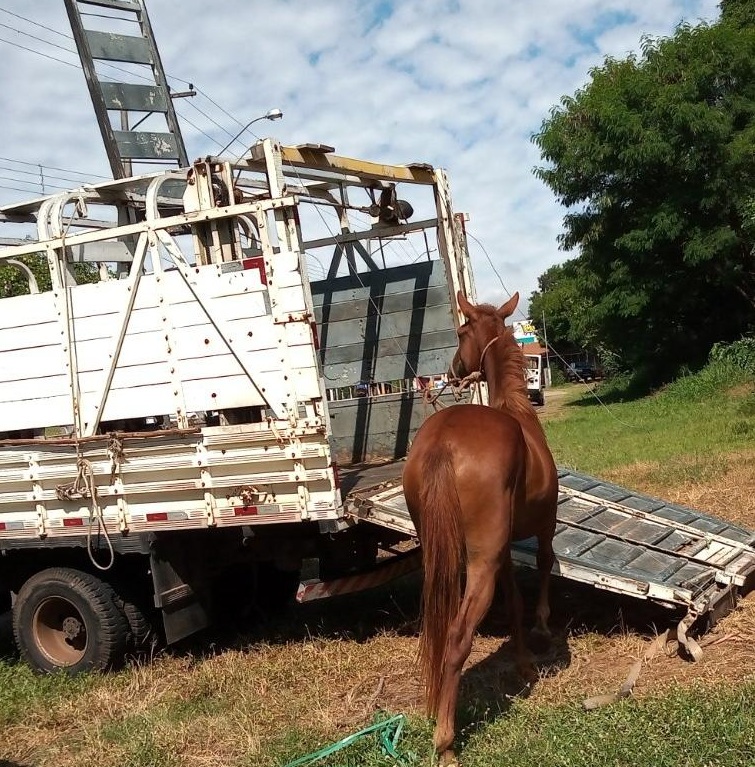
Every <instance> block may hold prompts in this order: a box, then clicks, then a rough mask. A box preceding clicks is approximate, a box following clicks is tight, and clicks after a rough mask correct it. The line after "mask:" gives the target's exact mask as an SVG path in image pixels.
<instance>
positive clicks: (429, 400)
mask: <svg viewBox="0 0 755 767" xmlns="http://www.w3.org/2000/svg"><path fill="white" fill-rule="evenodd" d="M500 337H501V336H500V335H497V336H495V337H494V338H491V339H490V341H488V342H487V344H485V348H484V349H483V350H482V354H481V355H480V369H479V370H476V371H474V373H470V374H469V375H468V376H465V377H464V378H462V379H458V378H453V379H449V380H448V381H446V382H444V384H443V386H441V387H440V389H439V390H438V391H437V392H436V393H434V394H432V393H430V391H431V390H430V389H425V390H424V393H423V396H422V398H423V401H424V402H425V404H426V405H432V406H433V409H434V410H435V411H436V412H437V411H438V410H440V409H441V408H443V407H445V405H444V404H443V403H442V402H438V399H439V398H440V396H441V394H443V392H444V391H445V390H446V388H448V387H449V386H450V387H451V391H452V392H453V395H454V399H455V400H456V402H459V401H461V395H462V394H463V393H464V392H465V391H466V390H467V389H469V387H470V386H472V384H476V383H479V382H480V381H484V380H485V355H486V354H487V353H488V349H489V348H490V347H491V346H492V345H493V344H494V343H495V342H496V341H497V340H498V339H499V338H500Z"/></svg>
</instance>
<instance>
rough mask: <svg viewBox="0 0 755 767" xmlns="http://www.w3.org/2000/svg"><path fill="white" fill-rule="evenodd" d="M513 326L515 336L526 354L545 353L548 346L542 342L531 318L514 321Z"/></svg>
mask: <svg viewBox="0 0 755 767" xmlns="http://www.w3.org/2000/svg"><path fill="white" fill-rule="evenodd" d="M512 327H513V328H514V338H515V339H516V340H517V342H518V343H519V344H520V346H521V347H522V351H523V352H524V353H525V354H540V355H543V354H545V352H546V348H545V346H543V345H542V344H541V343H540V339H539V338H538V337H537V333H536V332H535V326H534V325H533V324H532V321H531V320H521V321H518V322H513V323H512Z"/></svg>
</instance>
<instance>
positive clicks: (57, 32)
mask: <svg viewBox="0 0 755 767" xmlns="http://www.w3.org/2000/svg"><path fill="white" fill-rule="evenodd" d="M0 11H2V12H3V13H7V14H8V16H15V17H16V18H17V19H21V21H26V22H28V23H29V24H33V25H34V26H35V27H41V28H42V29H46V30H47V31H48V32H52V33H53V34H55V35H59V36H60V37H65V38H68V39H69V40H73V37H71V35H66V34H65V33H63V32H60V31H59V30H57V29H53V28H52V27H47V26H45V25H44V24H40V23H39V22H38V21H33V20H32V19H27V18H26V16H22V15H21V14H20V13H13V11H9V10H8V9H7V8H0ZM3 26H5V25H3ZM16 31H19V30H16ZM24 34H25V33H24Z"/></svg>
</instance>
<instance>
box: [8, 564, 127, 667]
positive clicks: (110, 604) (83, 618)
mask: <svg viewBox="0 0 755 767" xmlns="http://www.w3.org/2000/svg"><path fill="white" fill-rule="evenodd" d="M13 633H14V635H15V638H16V645H17V646H18V650H19V652H20V654H21V657H22V658H23V660H25V661H26V662H27V663H28V664H29V665H30V666H31V667H32V668H34V669H35V670H36V671H40V672H43V673H50V672H53V671H65V672H67V673H69V674H77V673H80V672H82V671H105V670H106V669H109V668H112V667H114V666H117V665H118V664H119V663H121V662H122V661H123V657H124V654H125V652H126V645H127V642H128V637H129V625H128V621H127V620H126V616H125V615H124V613H123V610H121V608H120V607H119V606H118V604H117V597H116V595H115V592H114V591H113V589H112V588H111V587H110V585H108V584H107V583H105V582H103V581H101V580H100V579H99V578H96V577H95V576H93V575H90V574H89V573H85V572H82V571H80V570H74V569H71V568H68V567H51V568H49V569H47V570H42V571H41V572H39V573H37V574H36V575H33V576H32V577H31V578H29V580H28V581H26V583H24V585H23V586H22V587H21V588H20V590H19V592H18V596H17V598H16V603H15V605H14V606H13Z"/></svg>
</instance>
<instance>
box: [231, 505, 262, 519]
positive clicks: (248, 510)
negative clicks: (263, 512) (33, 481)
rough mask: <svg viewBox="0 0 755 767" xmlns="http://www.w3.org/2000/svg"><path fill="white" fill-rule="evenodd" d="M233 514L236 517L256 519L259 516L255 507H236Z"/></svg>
mask: <svg viewBox="0 0 755 767" xmlns="http://www.w3.org/2000/svg"><path fill="white" fill-rule="evenodd" d="M233 513H234V514H235V515H236V516H237V517H256V516H257V514H259V510H258V509H257V507H256V506H237V507H236V508H235V509H234V510H233Z"/></svg>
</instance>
